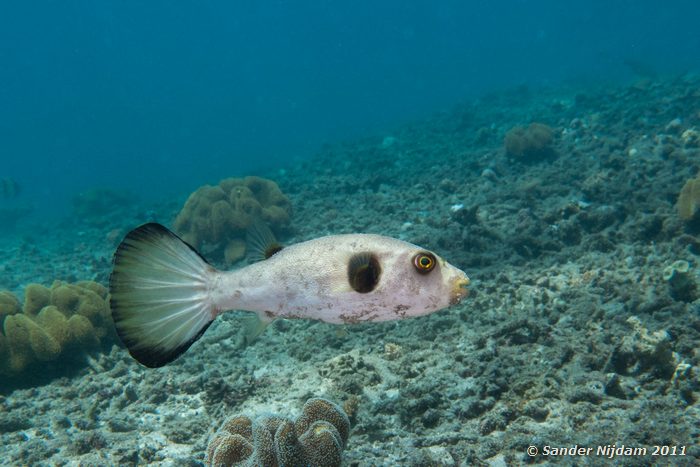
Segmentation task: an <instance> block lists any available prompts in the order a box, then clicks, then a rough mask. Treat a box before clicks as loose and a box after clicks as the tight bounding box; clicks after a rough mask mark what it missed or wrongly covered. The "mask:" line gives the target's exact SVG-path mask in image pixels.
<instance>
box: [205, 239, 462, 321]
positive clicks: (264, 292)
mask: <svg viewBox="0 0 700 467" xmlns="http://www.w3.org/2000/svg"><path fill="white" fill-rule="evenodd" d="M425 251H427V250H424V249H422V248H420V247H418V246H416V245H413V244H410V243H407V242H404V241H401V240H397V239H394V238H389V237H384V236H381V235H371V234H348V235H334V236H329V237H321V238H317V239H314V240H310V241H307V242H303V243H298V244H296V245H292V246H289V247H287V248H285V249H283V250H281V251H280V252H278V253H276V254H275V255H274V256H272V257H271V258H269V259H267V260H265V261H262V262H259V263H254V264H251V265H249V266H247V267H244V268H242V269H239V270H237V271H232V272H219V273H216V276H215V277H214V278H213V282H212V288H211V297H212V302H213V304H214V307H215V309H216V310H217V314H218V313H219V312H222V311H226V310H247V311H254V312H257V313H258V314H259V315H260V317H261V318H262V319H264V320H271V319H274V318H305V319H316V320H320V321H325V322H328V323H357V322H362V321H389V320H394V319H403V318H409V317H413V316H422V315H426V314H429V313H432V312H434V311H437V310H440V309H443V308H446V307H448V306H450V305H454V304H457V303H459V301H460V300H461V299H462V298H464V297H465V296H466V295H467V290H466V289H465V287H466V286H467V285H468V284H469V278H468V277H467V275H466V274H465V273H464V272H463V271H461V270H459V269H457V268H456V267H454V266H452V265H451V264H449V263H448V262H447V261H445V260H444V259H442V258H440V257H439V256H437V255H435V257H436V258H437V264H436V266H435V268H434V269H433V270H432V271H430V272H429V273H427V274H420V273H419V272H418V271H417V270H416V268H415V266H414V265H413V257H414V256H415V255H416V254H417V253H419V252H425ZM362 252H371V253H372V254H374V255H375V256H376V258H377V259H378V261H379V264H380V266H381V271H382V272H381V275H380V277H379V282H378V284H377V286H376V287H375V289H374V290H372V291H371V292H368V293H359V292H356V291H355V290H353V288H352V287H351V286H350V283H349V281H348V261H349V260H350V258H351V257H352V256H353V255H354V254H357V253H362Z"/></svg>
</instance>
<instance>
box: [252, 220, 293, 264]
mask: <svg viewBox="0 0 700 467" xmlns="http://www.w3.org/2000/svg"><path fill="white" fill-rule="evenodd" d="M282 248H284V246H283V245H282V244H281V243H280V242H278V241H277V239H276V238H275V234H274V233H272V230H270V227H269V226H268V225H267V224H266V223H265V222H263V221H262V220H261V219H255V221H253V223H252V224H251V225H250V227H248V230H247V231H246V249H247V250H248V261H249V262H251V263H256V262H258V261H264V260H266V259H268V258H269V257H271V256H272V255H274V254H275V253H277V252H278V251H280V250H281V249H282Z"/></svg>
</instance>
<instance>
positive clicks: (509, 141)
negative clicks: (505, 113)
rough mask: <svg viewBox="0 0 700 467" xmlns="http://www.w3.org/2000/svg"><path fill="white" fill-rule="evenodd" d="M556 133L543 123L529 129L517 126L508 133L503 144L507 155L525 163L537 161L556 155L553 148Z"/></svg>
mask: <svg viewBox="0 0 700 467" xmlns="http://www.w3.org/2000/svg"><path fill="white" fill-rule="evenodd" d="M553 135H554V132H553V130H552V128H550V127H549V126H547V125H544V124H542V123H531V124H530V126H528V127H527V128H525V127H522V126H516V127H514V128H512V129H511V130H510V131H509V132H508V133H506V136H505V139H504V141H503V144H504V146H505V150H506V154H507V155H509V156H511V157H514V158H518V159H521V160H525V161H537V160H541V159H545V158H547V157H549V156H553V155H554V150H553V149H552V147H551V144H552V140H553Z"/></svg>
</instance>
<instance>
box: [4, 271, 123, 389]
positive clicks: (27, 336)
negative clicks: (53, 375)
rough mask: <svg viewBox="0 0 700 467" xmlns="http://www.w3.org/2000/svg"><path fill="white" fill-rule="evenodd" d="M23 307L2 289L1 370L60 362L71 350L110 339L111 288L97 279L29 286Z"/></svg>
mask: <svg viewBox="0 0 700 467" xmlns="http://www.w3.org/2000/svg"><path fill="white" fill-rule="evenodd" d="M24 295H25V299H24V306H23V307H22V309H21V310H20V309H19V300H17V299H16V297H14V295H12V294H10V293H9V292H0V310H6V309H8V305H7V304H8V303H11V304H12V303H15V302H14V301H13V300H11V299H10V298H9V297H10V296H12V297H13V298H14V300H15V301H16V306H13V305H10V307H11V308H12V309H11V312H10V313H4V314H3V312H0V325H1V328H2V332H0V374H4V375H16V374H18V373H21V372H22V371H23V370H24V369H25V368H27V366H29V365H31V364H32V363H35V362H45V361H51V360H56V359H57V358H59V357H60V356H61V355H62V354H64V352H67V351H68V350H70V349H79V350H84V349H88V348H91V347H94V346H96V345H97V344H99V343H100V341H101V340H102V339H104V338H105V337H111V333H112V328H113V326H112V325H111V317H110V314H109V307H108V306H107V289H106V288H105V287H103V286H102V285H100V284H97V283H95V282H89V281H85V282H78V283H76V284H68V283H65V282H60V281H56V282H54V284H53V285H52V286H51V288H47V287H44V286H42V285H39V284H30V285H28V286H27V287H25V291H24Z"/></svg>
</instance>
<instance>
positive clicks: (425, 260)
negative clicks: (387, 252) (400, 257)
mask: <svg viewBox="0 0 700 467" xmlns="http://www.w3.org/2000/svg"><path fill="white" fill-rule="evenodd" d="M436 263H437V260H436V259H435V255H434V254H432V253H428V252H421V253H418V254H417V255H416V256H414V257H413V266H414V267H415V268H416V271H418V272H419V273H421V274H427V273H429V272H430V271H432V270H433V268H435V264H436Z"/></svg>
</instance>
